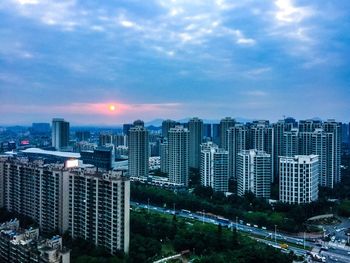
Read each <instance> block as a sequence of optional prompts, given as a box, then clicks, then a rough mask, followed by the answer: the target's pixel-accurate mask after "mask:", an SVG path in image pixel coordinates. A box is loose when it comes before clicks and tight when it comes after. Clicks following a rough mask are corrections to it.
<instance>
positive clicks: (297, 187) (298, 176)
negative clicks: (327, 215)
mask: <svg viewBox="0 0 350 263" xmlns="http://www.w3.org/2000/svg"><path fill="white" fill-rule="evenodd" d="M318 164H319V162H318V156H317V155H297V156H294V157H281V158H280V201H281V202H285V203H289V204H305V203H311V202H314V201H316V200H317V199H318V177H319V167H318Z"/></svg>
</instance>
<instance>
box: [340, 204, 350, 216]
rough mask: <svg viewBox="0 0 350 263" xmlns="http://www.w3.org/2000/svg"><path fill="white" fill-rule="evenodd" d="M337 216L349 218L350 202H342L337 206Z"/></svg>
mask: <svg viewBox="0 0 350 263" xmlns="http://www.w3.org/2000/svg"><path fill="white" fill-rule="evenodd" d="M338 214H339V215H341V216H345V217H350V200H344V201H342V202H341V203H340V205H339V206H338Z"/></svg>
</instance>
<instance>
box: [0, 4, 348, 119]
mask: <svg viewBox="0 0 350 263" xmlns="http://www.w3.org/2000/svg"><path fill="white" fill-rule="evenodd" d="M349 10H350V2H348V1H334V0H331V1H330V0H328V1H291V0H284V1H283V0H278V1H224V0H217V1H199V0H198V1H195V0H193V1H180V0H179V1H175V0H173V1H161V0H159V1H155V0H152V1H103V2H102V1H66V0H62V1H55V0H45V1H39V0H2V1H1V3H0V95H1V98H2V103H1V105H0V112H1V113H2V116H1V121H0V123H1V124H5V125H6V124H9V125H10V124H30V123H31V122H33V121H38V120H42V121H49V120H50V119H51V118H52V116H62V117H64V118H66V119H69V120H70V121H71V123H73V124H75V125H87V124H100V125H102V124H103V125H106V124H119V123H123V122H127V121H130V120H133V119H137V118H142V119H144V120H152V119H155V118H172V119H181V118H185V117H189V116H193V115H198V116H199V117H201V118H205V119H217V120H218V119H220V118H222V117H223V116H233V117H244V118H248V119H261V118H264V119H270V120H278V119H281V118H282V116H283V115H286V116H293V117H295V118H297V119H303V118H304V119H305V118H312V117H320V118H322V119H327V118H335V119H337V120H339V121H345V120H347V119H348V113H349V112H350V106H349V105H350V104H349V100H350V92H349V76H350V74H349V69H350V65H349V63H350V62H349V61H350V59H349V54H350V50H349V49H350V48H349V28H350V24H349V22H350V21H349V19H350V16H349ZM113 107H114V108H113Z"/></svg>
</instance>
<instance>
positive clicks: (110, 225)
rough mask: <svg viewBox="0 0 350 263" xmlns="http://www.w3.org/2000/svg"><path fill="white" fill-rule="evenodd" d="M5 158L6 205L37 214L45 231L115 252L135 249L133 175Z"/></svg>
mask: <svg viewBox="0 0 350 263" xmlns="http://www.w3.org/2000/svg"><path fill="white" fill-rule="evenodd" d="M69 162H70V160H68V161H67V163H66V164H65V165H63V164H43V163H42V162H38V161H37V162H35V161H32V162H28V160H26V159H24V158H16V157H9V158H2V159H1V160H0V163H2V167H3V169H2V171H0V177H3V178H4V207H5V208H6V209H7V210H8V211H11V212H16V213H19V214H22V215H26V216H28V217H31V218H32V219H33V220H34V221H35V222H36V223H37V224H38V225H39V228H40V230H41V231H42V232H44V233H51V232H56V231H58V232H60V233H61V234H63V233H66V232H67V231H68V233H69V234H70V235H71V237H72V238H78V237H79V238H83V239H87V240H89V241H91V242H93V243H94V244H95V245H98V246H103V247H104V248H106V249H107V251H109V252H110V253H111V254H114V253H116V252H117V251H119V250H122V251H124V252H128V249H129V221H130V219H129V213H130V211H129V209H130V180H129V177H126V176H124V174H123V172H122V171H108V172H98V171H97V169H96V168H95V167H93V166H86V165H82V166H72V167H70V166H69V165H68V164H70V163H69Z"/></svg>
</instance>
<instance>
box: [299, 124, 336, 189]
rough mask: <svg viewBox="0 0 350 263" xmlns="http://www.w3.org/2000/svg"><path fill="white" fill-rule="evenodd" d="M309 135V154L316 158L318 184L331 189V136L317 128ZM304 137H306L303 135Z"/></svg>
mask: <svg viewBox="0 0 350 263" xmlns="http://www.w3.org/2000/svg"><path fill="white" fill-rule="evenodd" d="M306 134H311V135H312V137H311V144H312V148H311V153H312V154H315V155H317V156H318V167H319V173H318V176H319V177H318V184H319V185H320V186H324V187H331V188H333V169H332V160H331V159H329V158H331V157H332V149H333V134H332V133H325V132H324V130H323V129H320V128H317V129H315V131H314V132H312V133H310V132H307V133H306ZM305 136H306V135H305Z"/></svg>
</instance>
